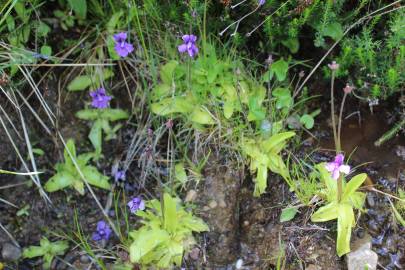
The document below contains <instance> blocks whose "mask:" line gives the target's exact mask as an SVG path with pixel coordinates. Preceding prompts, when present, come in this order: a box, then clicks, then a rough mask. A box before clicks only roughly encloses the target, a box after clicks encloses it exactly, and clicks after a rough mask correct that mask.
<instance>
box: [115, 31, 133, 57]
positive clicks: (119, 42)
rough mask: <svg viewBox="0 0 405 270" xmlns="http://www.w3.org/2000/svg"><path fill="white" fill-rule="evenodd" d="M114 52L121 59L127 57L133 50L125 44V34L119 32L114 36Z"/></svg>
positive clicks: (129, 44)
mask: <svg viewBox="0 0 405 270" xmlns="http://www.w3.org/2000/svg"><path fill="white" fill-rule="evenodd" d="M114 41H115V46H114V50H115V52H116V53H117V54H118V55H119V56H121V57H127V56H128V54H130V53H131V52H132V51H133V50H134V46H132V44H131V43H128V42H127V33H125V32H121V33H118V34H115V35H114Z"/></svg>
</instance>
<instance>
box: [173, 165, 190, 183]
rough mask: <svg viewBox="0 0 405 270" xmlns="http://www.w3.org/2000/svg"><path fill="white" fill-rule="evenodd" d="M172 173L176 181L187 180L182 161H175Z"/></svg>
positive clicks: (183, 181) (184, 181)
mask: <svg viewBox="0 0 405 270" xmlns="http://www.w3.org/2000/svg"><path fill="white" fill-rule="evenodd" d="M174 173H175V177H176V181H177V182H179V183H181V184H185V183H186V182H187V174H186V170H185V169H184V164H183V163H177V164H176V165H175V166H174Z"/></svg>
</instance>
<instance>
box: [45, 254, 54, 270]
mask: <svg viewBox="0 0 405 270" xmlns="http://www.w3.org/2000/svg"><path fill="white" fill-rule="evenodd" d="M53 257H54V256H53V255H52V254H49V253H46V254H44V263H43V265H42V267H43V268H44V269H45V270H48V269H51V264H52V260H53Z"/></svg>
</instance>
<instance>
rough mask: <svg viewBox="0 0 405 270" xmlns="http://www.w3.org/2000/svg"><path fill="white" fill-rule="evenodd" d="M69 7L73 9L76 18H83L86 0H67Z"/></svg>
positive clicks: (85, 13)
mask: <svg viewBox="0 0 405 270" xmlns="http://www.w3.org/2000/svg"><path fill="white" fill-rule="evenodd" d="M68 3H69V5H70V8H71V9H73V11H74V12H75V15H76V17H77V18H78V19H81V20H84V19H86V15H87V1H86V0H68Z"/></svg>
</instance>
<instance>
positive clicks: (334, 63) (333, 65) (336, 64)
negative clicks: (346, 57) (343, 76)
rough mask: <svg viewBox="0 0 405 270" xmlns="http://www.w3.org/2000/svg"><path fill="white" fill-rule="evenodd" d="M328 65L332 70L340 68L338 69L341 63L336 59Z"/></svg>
mask: <svg viewBox="0 0 405 270" xmlns="http://www.w3.org/2000/svg"><path fill="white" fill-rule="evenodd" d="M328 67H329V68H330V69H331V70H338V69H339V64H338V63H336V61H332V63H330V64H328Z"/></svg>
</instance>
